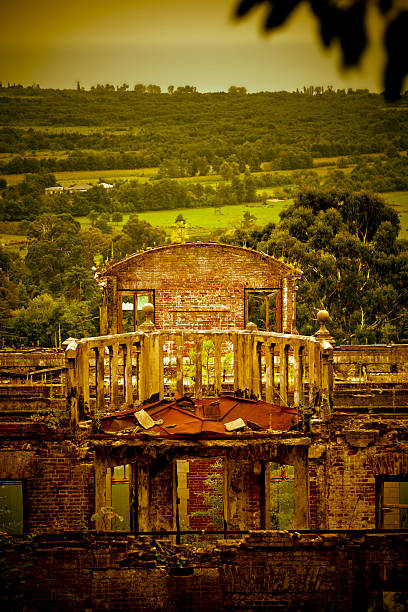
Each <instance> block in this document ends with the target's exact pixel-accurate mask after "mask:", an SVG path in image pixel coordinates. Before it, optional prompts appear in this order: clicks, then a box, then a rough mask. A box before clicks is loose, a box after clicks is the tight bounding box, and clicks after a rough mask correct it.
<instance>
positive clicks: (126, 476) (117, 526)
mask: <svg viewBox="0 0 408 612" xmlns="http://www.w3.org/2000/svg"><path fill="white" fill-rule="evenodd" d="M118 468H122V469H123V476H122V475H121V476H115V470H117V469H118ZM130 470H131V465H130V464H129V463H127V464H124V465H116V466H114V467H111V468H110V489H111V494H110V499H111V506H112V508H113V511H114V512H116V513H117V514H118V515H119V516H123V515H122V514H121V512H123V510H121V509H120V508H117V507H116V508H115V503H114V501H115V500H114V493H113V490H114V485H126V488H127V497H128V500H129V501H128V507H127V509H126V510H127V512H126V516H123V519H124V522H125V525H126V524H128V526H129V528H128V529H122V528H121V524H122V523H121V522H120V520H119V519H117V518H115V517H114V518H112V521H111V529H112V531H129V530H130V498H129V495H130ZM118 510H119V511H118Z"/></svg>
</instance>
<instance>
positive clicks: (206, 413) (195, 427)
mask: <svg viewBox="0 0 408 612" xmlns="http://www.w3.org/2000/svg"><path fill="white" fill-rule="evenodd" d="M296 422H297V412H296V409H294V408H290V407H288V406H277V405H276V404H271V403H268V402H264V401H262V400H256V399H255V400H253V399H246V398H239V397H234V396H223V397H218V398H216V397H213V398H205V399H200V400H195V399H192V398H190V397H188V396H183V397H180V398H178V399H175V400H168V399H164V400H161V401H158V402H154V403H151V404H146V405H144V406H143V410H140V409H135V408H133V409H132V410H126V411H124V412H120V413H115V414H111V415H108V416H105V417H103V418H102V419H101V428H102V431H104V432H105V433H111V434H112V433H116V434H119V433H120V434H126V435H127V436H132V435H139V434H140V433H148V434H152V435H155V436H160V437H163V438H177V437H185V436H200V437H217V438H218V437H222V436H229V435H231V432H233V431H237V430H241V431H242V429H243V428H244V427H246V428H249V429H250V430H252V431H253V434H254V436H256V433H257V432H258V431H259V432H261V431H264V432H265V430H273V431H286V430H288V429H289V428H290V426H291V425H293V424H294V423H296Z"/></svg>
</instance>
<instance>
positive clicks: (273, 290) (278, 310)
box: [244, 287, 282, 333]
mask: <svg viewBox="0 0 408 612" xmlns="http://www.w3.org/2000/svg"><path fill="white" fill-rule="evenodd" d="M272 294H276V307H275V326H274V327H275V329H271V326H270V324H269V317H268V321H266V320H265V330H266V331H274V332H277V333H281V332H282V288H281V287H265V288H250V287H246V288H245V289H244V302H245V319H244V322H245V327H246V326H247V325H248V323H249V322H250V321H249V314H248V311H249V298H250V296H251V295H259V296H261V295H263V296H268V297H270V295H272ZM253 323H255V321H253Z"/></svg>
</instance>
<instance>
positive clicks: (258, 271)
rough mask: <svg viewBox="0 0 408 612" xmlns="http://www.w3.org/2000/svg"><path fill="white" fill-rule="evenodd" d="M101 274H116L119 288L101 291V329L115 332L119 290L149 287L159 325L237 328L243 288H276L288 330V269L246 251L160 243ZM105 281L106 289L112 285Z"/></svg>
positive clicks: (290, 309) (290, 282)
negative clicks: (102, 301)
mask: <svg viewBox="0 0 408 612" xmlns="http://www.w3.org/2000/svg"><path fill="white" fill-rule="evenodd" d="M104 276H105V277H106V278H108V279H112V278H116V280H117V291H118V292H119V297H118V294H115V295H114V293H115V292H112V290H110V291H109V292H108V291H107V290H106V295H105V305H104V308H105V311H106V312H105V314H106V316H105V315H104V316H103V320H106V321H108V329H107V330H103V331H104V333H105V332H107V333H116V332H117V328H116V327H115V323H114V322H115V320H117V309H118V306H119V307H120V291H132V290H133V291H136V290H154V296H155V297H154V299H155V322H156V326H157V327H158V328H181V329H186V328H190V329H212V328H222V329H231V328H238V329H242V328H243V327H244V315H245V308H244V290H245V289H280V290H281V295H282V325H283V331H286V332H290V331H292V320H293V317H294V312H293V308H294V303H293V302H294V300H293V292H294V285H295V277H294V274H293V271H292V269H291V268H290V267H289V266H287V265H285V264H283V263H282V262H279V261H278V260H276V259H274V258H273V257H269V256H267V255H263V254H261V253H259V252H256V251H252V250H250V249H244V248H240V247H235V246H230V245H221V244H204V243H203V244H202V243H190V244H177V245H171V246H168V247H160V248H158V249H152V250H151V251H147V252H144V253H139V254H137V255H134V256H132V257H129V258H127V259H126V260H124V261H123V262H119V263H118V264H116V265H114V266H112V268H110V269H108V270H107V271H106V273H105V274H104ZM102 278H103V277H102ZM108 284H109V287H110V288H111V287H112V286H113V285H114V284H115V283H112V282H109V283H108ZM109 322H111V323H110V324H109Z"/></svg>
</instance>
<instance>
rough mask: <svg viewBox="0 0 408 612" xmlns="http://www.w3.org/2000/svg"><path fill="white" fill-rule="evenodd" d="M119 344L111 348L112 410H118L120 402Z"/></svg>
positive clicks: (110, 381) (110, 387)
mask: <svg viewBox="0 0 408 612" xmlns="http://www.w3.org/2000/svg"><path fill="white" fill-rule="evenodd" d="M118 363H119V344H117V343H116V342H115V343H114V344H112V346H110V347H109V366H110V367H109V391H110V401H111V406H112V408H117V406H118V401H119V389H118Z"/></svg>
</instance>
